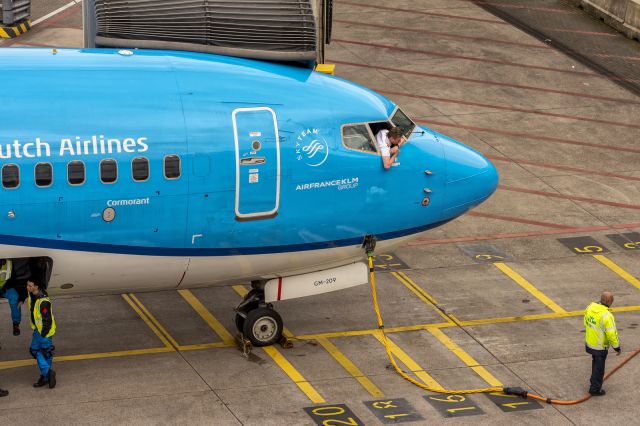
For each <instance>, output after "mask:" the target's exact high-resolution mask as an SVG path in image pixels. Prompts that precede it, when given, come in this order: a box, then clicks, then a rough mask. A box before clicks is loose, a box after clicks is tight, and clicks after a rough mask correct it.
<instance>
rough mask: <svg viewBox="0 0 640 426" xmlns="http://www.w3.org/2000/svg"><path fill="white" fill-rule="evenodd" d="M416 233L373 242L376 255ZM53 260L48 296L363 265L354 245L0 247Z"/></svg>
mask: <svg viewBox="0 0 640 426" xmlns="http://www.w3.org/2000/svg"><path fill="white" fill-rule="evenodd" d="M419 235H421V234H414V235H411V236H406V237H400V238H395V239H392V240H384V241H380V242H378V246H377V249H376V252H377V253H383V252H385V251H389V250H391V249H393V248H394V247H397V246H398V245H400V244H402V243H404V242H406V241H407V240H409V239H414V238H416V237H417V236H419ZM37 256H46V257H49V258H51V259H52V260H53V272H52V274H51V279H50V282H49V286H48V288H49V291H50V292H51V294H52V295H64V294H79V293H99V292H128V291H145V290H147V291H151V290H166V289H173V288H177V287H179V288H189V287H205V286H216V285H218V286H222V285H230V284H239V283H248V282H249V281H250V280H252V279H270V278H275V277H278V276H293V275H299V274H304V273H309V272H314V271H320V270H323V269H329V268H334V267H338V266H342V265H347V264H350V263H353V262H356V261H363V260H365V255H364V250H363V249H362V247H360V245H352V246H345V247H334V248H328V249H322V250H307V251H297V252H284V253H274V254H257V255H235V256H202V257H179V256H178V257H172V256H139V255H128V254H114V253H95V252H82V251H72V250H56V249H43V248H34V247H20V246H9V245H0V257H7V258H17V257H37Z"/></svg>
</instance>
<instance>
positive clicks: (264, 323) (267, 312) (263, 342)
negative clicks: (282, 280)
mask: <svg viewBox="0 0 640 426" xmlns="http://www.w3.org/2000/svg"><path fill="white" fill-rule="evenodd" d="M236 325H238V324H237V323H236ZM242 334H244V337H245V338H247V339H249V340H250V341H251V344H253V346H258V347H259V346H270V345H273V344H274V343H276V342H278V341H279V340H280V338H281V337H282V317H280V314H278V313H277V312H276V311H274V310H273V309H271V308H269V307H260V308H257V309H253V310H251V311H249V312H248V313H247V317H246V318H244V324H242Z"/></svg>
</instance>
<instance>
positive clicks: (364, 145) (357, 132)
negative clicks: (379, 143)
mask: <svg viewBox="0 0 640 426" xmlns="http://www.w3.org/2000/svg"><path fill="white" fill-rule="evenodd" d="M342 143H344V146H346V147H347V148H349V149H355V150H358V151H364V152H371V153H375V152H377V151H376V145H375V143H374V141H373V140H372V139H371V134H370V133H369V129H368V128H367V125H366V124H356V125H351V126H344V127H343V128H342Z"/></svg>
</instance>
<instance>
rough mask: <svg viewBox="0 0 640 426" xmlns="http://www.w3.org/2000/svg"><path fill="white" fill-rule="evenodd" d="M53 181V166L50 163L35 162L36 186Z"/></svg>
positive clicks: (45, 184)
mask: <svg viewBox="0 0 640 426" xmlns="http://www.w3.org/2000/svg"><path fill="white" fill-rule="evenodd" d="M52 183H53V167H51V164H50V163H38V164H36V186H39V187H46V186H51V184H52Z"/></svg>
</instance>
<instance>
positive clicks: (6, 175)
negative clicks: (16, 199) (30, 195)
mask: <svg viewBox="0 0 640 426" xmlns="http://www.w3.org/2000/svg"><path fill="white" fill-rule="evenodd" d="M18 185H20V168H18V166H16V165H15V164H7V165H5V166H2V186H3V187H4V188H7V189H13V188H17V187H18Z"/></svg>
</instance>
